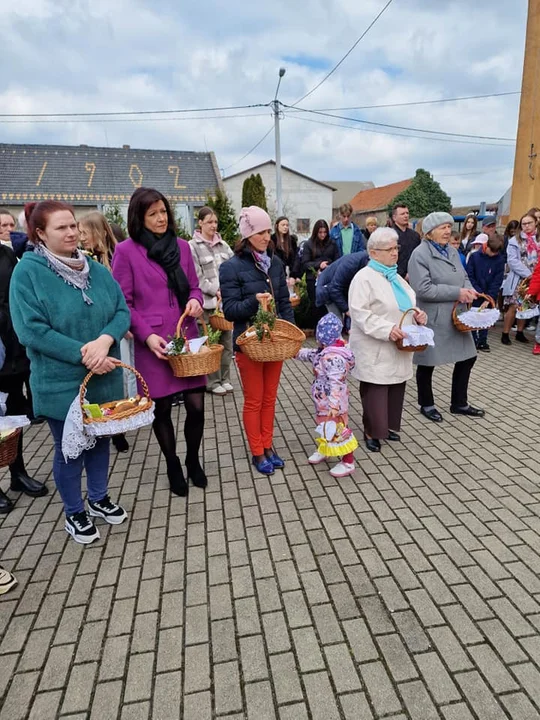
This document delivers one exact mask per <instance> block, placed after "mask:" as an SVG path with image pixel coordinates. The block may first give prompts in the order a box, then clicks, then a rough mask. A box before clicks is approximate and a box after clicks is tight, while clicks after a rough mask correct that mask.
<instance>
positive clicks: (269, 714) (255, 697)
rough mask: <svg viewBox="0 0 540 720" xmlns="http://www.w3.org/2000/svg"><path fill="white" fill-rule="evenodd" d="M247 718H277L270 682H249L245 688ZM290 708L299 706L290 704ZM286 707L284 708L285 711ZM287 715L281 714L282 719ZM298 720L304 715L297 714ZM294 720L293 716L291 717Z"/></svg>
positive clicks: (273, 719) (269, 719)
mask: <svg viewBox="0 0 540 720" xmlns="http://www.w3.org/2000/svg"><path fill="white" fill-rule="evenodd" d="M245 692H246V705H247V720H276V717H277V716H276V712H275V709H274V701H273V698H272V688H271V685H270V683H269V682H256V683H249V684H248V685H246V688H245ZM288 707H289V708H292V707H296V708H297V707H298V705H295V706H288ZM283 710H284V708H282V712H283ZM284 717H286V716H282V715H281V714H280V720H283V718H284ZM296 718H297V720H301V718H302V715H301V714H298V715H297V716H296ZM291 720H292V717H291Z"/></svg>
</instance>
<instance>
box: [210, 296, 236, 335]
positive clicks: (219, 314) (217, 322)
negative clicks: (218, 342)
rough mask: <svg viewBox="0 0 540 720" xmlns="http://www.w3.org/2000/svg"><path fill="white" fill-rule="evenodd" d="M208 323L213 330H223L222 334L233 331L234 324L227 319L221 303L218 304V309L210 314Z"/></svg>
mask: <svg viewBox="0 0 540 720" xmlns="http://www.w3.org/2000/svg"><path fill="white" fill-rule="evenodd" d="M208 322H209V323H210V327H211V328H212V330H221V332H228V331H230V330H232V329H233V324H232V322H230V321H229V320H226V319H225V315H224V314H223V309H222V306H221V303H218V306H217V308H216V309H215V310H214V312H213V313H211V314H210V317H209V318H208Z"/></svg>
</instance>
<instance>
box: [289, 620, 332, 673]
mask: <svg viewBox="0 0 540 720" xmlns="http://www.w3.org/2000/svg"><path fill="white" fill-rule="evenodd" d="M292 636H293V641H294V647H295V649H296V655H297V657H298V662H299V664H300V670H301V672H303V673H304V672H310V671H312V670H324V669H325V665H324V660H323V657H322V655H321V651H320V650H319V642H318V640H317V636H316V635H315V631H314V630H313V628H311V627H306V628H299V629H297V630H293V632H292Z"/></svg>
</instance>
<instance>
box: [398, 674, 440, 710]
mask: <svg viewBox="0 0 540 720" xmlns="http://www.w3.org/2000/svg"><path fill="white" fill-rule="evenodd" d="M399 690H400V692H401V695H402V697H403V702H404V703H405V706H406V708H407V710H408V711H409V713H410V717H413V718H422V720H438V719H439V717H440V715H439V713H438V712H437V708H436V707H435V705H434V704H433V702H432V700H431V698H430V697H429V694H428V691H427V689H426V687H425V685H424V684H423V683H421V682H420V681H419V680H415V681H413V682H409V683H403V684H402V685H400V687H399Z"/></svg>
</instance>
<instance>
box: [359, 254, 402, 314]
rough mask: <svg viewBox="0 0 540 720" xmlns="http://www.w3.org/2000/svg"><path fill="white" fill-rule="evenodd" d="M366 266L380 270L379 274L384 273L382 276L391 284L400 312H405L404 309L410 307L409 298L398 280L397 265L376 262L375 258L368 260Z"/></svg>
mask: <svg viewBox="0 0 540 720" xmlns="http://www.w3.org/2000/svg"><path fill="white" fill-rule="evenodd" d="M368 267H370V268H371V269H372V270H376V271H377V272H380V273H381V275H384V277H385V278H386V279H387V280H388V282H389V283H390V284H391V285H392V290H393V291H394V297H395V298H396V302H397V304H398V308H399V309H400V310H401V312H405V310H409V309H410V308H411V307H412V305H411V298H410V297H409V294H408V293H407V292H406V290H405V288H404V287H403V285H402V284H401V283H400V281H399V277H398V274H397V265H390V266H388V265H383V264H382V263H380V262H377V260H370V261H369V262H368Z"/></svg>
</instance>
